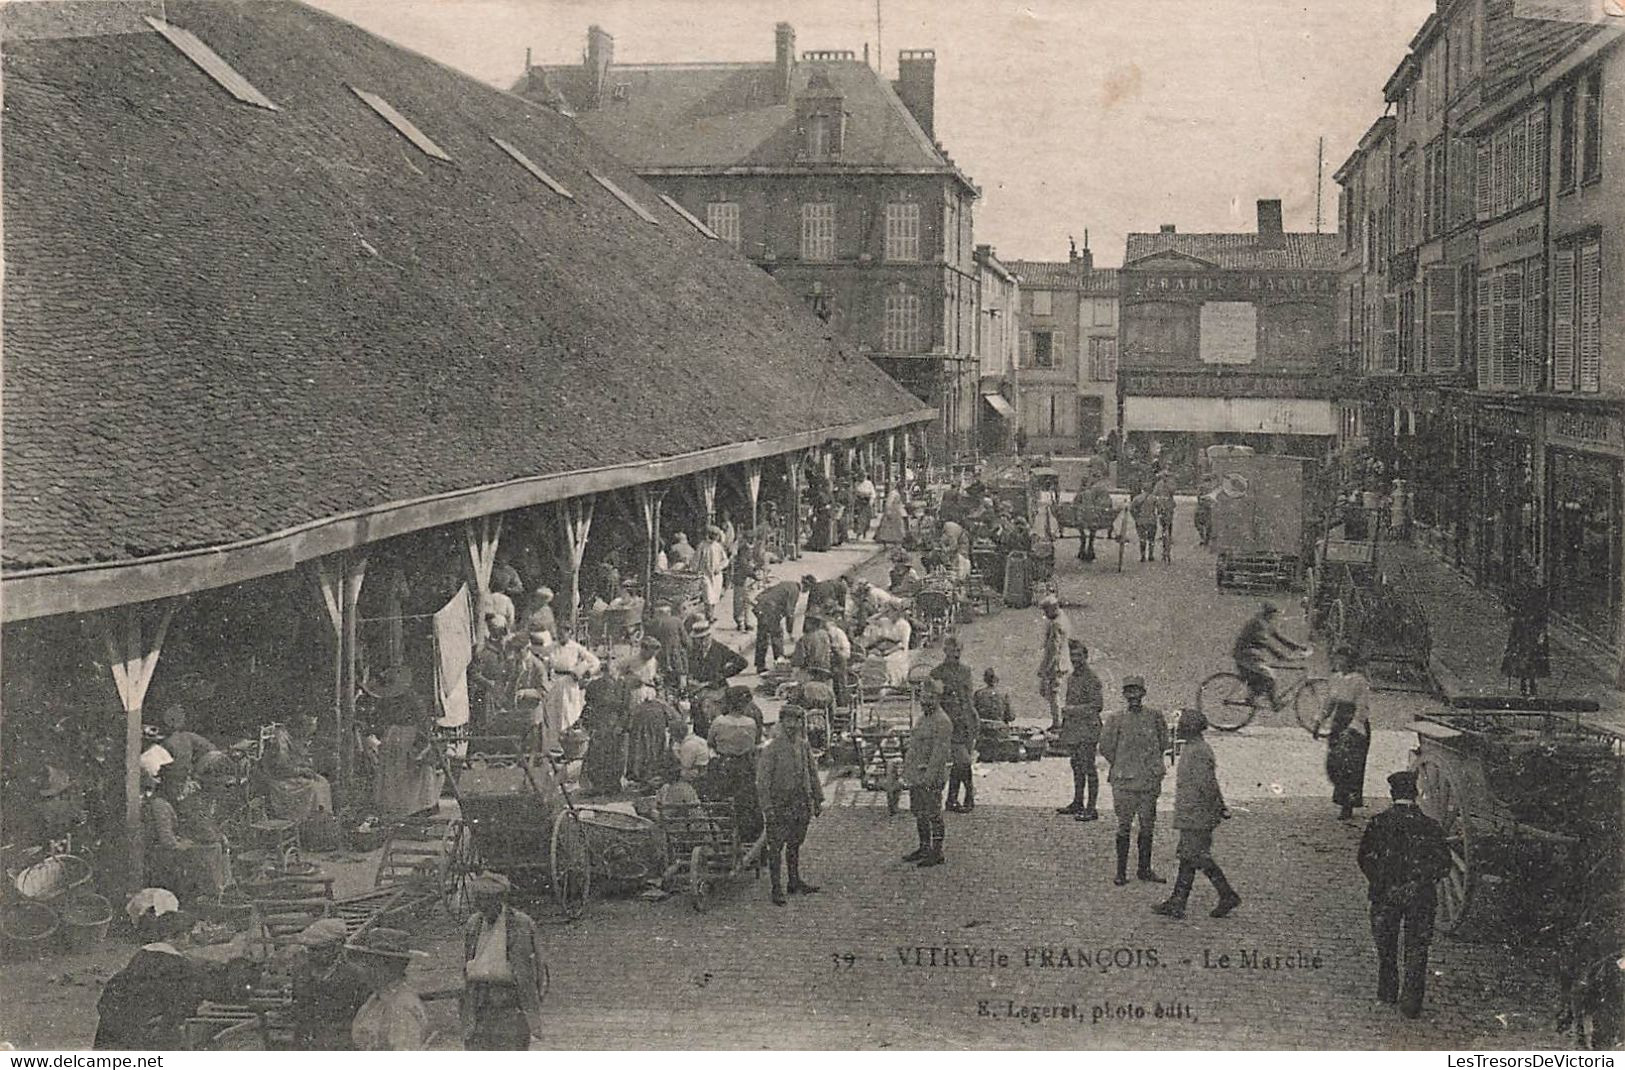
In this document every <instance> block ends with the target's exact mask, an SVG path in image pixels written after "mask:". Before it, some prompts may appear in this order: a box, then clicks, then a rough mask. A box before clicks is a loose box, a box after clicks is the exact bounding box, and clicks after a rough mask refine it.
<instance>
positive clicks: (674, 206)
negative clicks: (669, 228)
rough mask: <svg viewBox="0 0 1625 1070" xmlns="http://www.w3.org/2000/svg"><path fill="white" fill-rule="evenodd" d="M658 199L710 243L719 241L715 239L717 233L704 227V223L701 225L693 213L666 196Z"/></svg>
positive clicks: (662, 195)
mask: <svg viewBox="0 0 1625 1070" xmlns="http://www.w3.org/2000/svg"><path fill="white" fill-rule="evenodd" d="M660 199H661V200H663V201H665V202H666V207H668V208H670V209H671V210H672V211H674V212H676V213H677V214H678V215H680V216H682V217H683V218H684V219H686V220H688V221H689V222H690V223H692V224H694V229H695V230H697V231H699V232H700V233H701V234H704V235H705V236H706V237H707V238H710V239H711V240H712V241H718V240H720V239H718V237H717V232H716V231H714V230H712V229H711V228H710V227H708V226H706V225H705V224H704V223H701V222H700V221H699V219H698V218H697V217H696V216H695V215H694V213H693V212H690V211H689V210H688V209H687V208H684V207H683V206H682V205H680V204H678V203H677V202H676V201H675V200H673V199H672V198H670V197H668V196H666V195H665V194H664V193H662V194H661V195H660Z"/></svg>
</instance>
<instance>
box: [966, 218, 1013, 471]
mask: <svg viewBox="0 0 1625 1070" xmlns="http://www.w3.org/2000/svg"><path fill="white" fill-rule="evenodd" d="M976 293H977V313H978V314H977V319H976V323H977V327H976V357H977V370H978V382H979V383H980V386H981V391H980V392H981V402H980V405H981V407H980V408H979V409H978V410H977V413H976V438H975V441H976V443H977V447H978V448H979V449H980V450H981V451H982V452H983V453H1004V452H1008V451H1009V450H1010V449H1011V448H1012V445H1013V439H1014V436H1015V433H1016V422H1015V421H1016V409H1015V405H1014V404H1013V400H1014V398H1015V396H1016V392H1015V380H1014V378H1013V372H1014V370H1015V367H1016V358H1017V355H1018V353H1019V352H1020V350H1019V348H1018V339H1019V338H1020V336H1021V323H1020V320H1019V318H1018V317H1019V316H1020V315H1021V284H1020V282H1019V281H1018V280H1017V279H1016V276H1015V273H1014V272H1012V271H1011V270H1010V268H1009V267H1008V266H1006V265H1005V264H1004V263H1002V262H1001V261H1000V260H999V258H998V257H997V256H996V255H994V252H993V247H992V246H991V245H978V246H977V247H976Z"/></svg>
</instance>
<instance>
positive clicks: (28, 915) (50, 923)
mask: <svg viewBox="0 0 1625 1070" xmlns="http://www.w3.org/2000/svg"><path fill="white" fill-rule="evenodd" d="M57 924H58V923H57V916H56V911H54V910H52V909H51V908H50V907H48V906H46V905H45V904H44V903H33V902H28V901H26V900H25V901H22V902H18V903H8V904H6V905H5V906H4V907H0V950H4V952H5V957H6V958H7V959H9V960H11V961H16V960H18V959H29V958H36V957H38V956H40V955H43V954H44V953H45V952H46V950H47V949H49V948H50V946H51V937H52V936H54V935H55V934H56V930H57Z"/></svg>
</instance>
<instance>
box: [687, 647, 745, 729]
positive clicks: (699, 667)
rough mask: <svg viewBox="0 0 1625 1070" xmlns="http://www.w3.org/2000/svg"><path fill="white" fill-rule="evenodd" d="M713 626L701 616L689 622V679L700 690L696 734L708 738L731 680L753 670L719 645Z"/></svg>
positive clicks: (696, 700)
mask: <svg viewBox="0 0 1625 1070" xmlns="http://www.w3.org/2000/svg"><path fill="white" fill-rule="evenodd" d="M713 628H714V625H713V624H712V622H711V621H708V620H705V619H703V618H700V617H696V618H694V620H693V621H692V622H690V623H689V626H688V633H689V642H690V646H689V651H688V678H689V680H691V681H692V682H693V683H694V684H695V686H696V687H697V688H698V689H699V693H698V694H697V695H696V698H695V702H694V731H695V732H697V733H699V734H700V735H702V736H703V735H705V734H706V732H707V731H709V730H710V727H711V720H712V718H714V717H716V716H717V715H718V714H719V713H720V712H721V710H722V702H723V696H724V695H726V694H727V691H728V681H729V680H731V679H733V678H734V677H735V676H738V675H739V674H740V673H742V672H744V671H745V670H746V669H747V668H749V667H750V662H748V661H746V660H745V659H744V658H742V657H740V656H739V654H738V653H737V652H736V651H734V650H732V649H730V648H729V647H728V646H727V645H726V644H724V643H719V642H717V639H716V636H715V635H713V634H712V632H713Z"/></svg>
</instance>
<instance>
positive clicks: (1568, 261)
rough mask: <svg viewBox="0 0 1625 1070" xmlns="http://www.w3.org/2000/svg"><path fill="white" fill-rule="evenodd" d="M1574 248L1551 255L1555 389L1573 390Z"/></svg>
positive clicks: (1553, 385)
mask: <svg viewBox="0 0 1625 1070" xmlns="http://www.w3.org/2000/svg"><path fill="white" fill-rule="evenodd" d="M1574 298H1575V286H1574V250H1573V249H1559V250H1557V252H1555V253H1553V254H1552V305H1553V307H1552V389H1553V390H1564V391H1567V390H1573V389H1574V341H1575V335H1574Z"/></svg>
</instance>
